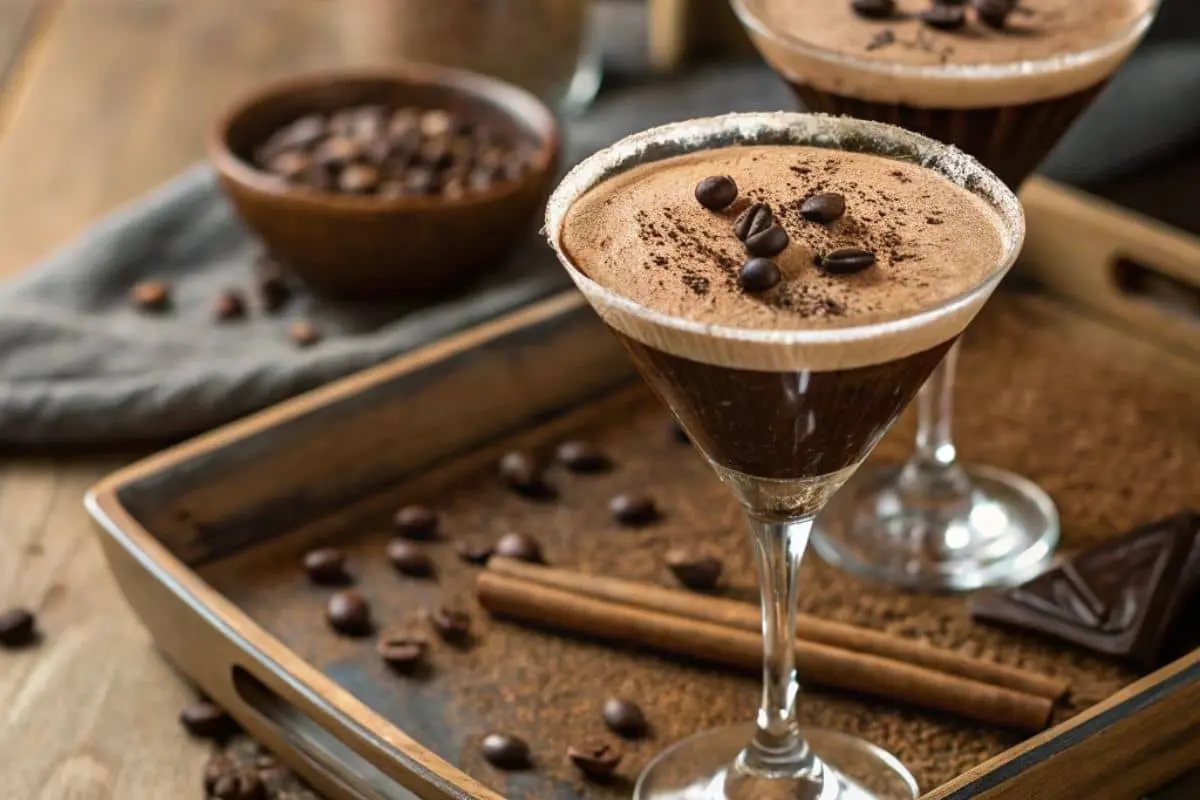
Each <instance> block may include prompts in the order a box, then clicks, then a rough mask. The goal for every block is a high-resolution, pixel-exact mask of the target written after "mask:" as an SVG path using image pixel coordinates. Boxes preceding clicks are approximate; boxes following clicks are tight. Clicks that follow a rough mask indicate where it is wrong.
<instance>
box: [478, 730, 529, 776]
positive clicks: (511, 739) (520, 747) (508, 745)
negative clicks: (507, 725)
mask: <svg viewBox="0 0 1200 800" xmlns="http://www.w3.org/2000/svg"><path fill="white" fill-rule="evenodd" d="M480 751H481V752H482V753H483V757H484V758H486V759H487V760H488V763H489V764H491V765H492V766H493V767H497V768H499V769H503V770H518V769H529V767H531V766H532V760H531V757H530V753H529V745H528V744H526V743H525V740H524V739H521V738H518V737H516V736H510V735H509V734H506V733H489V734H488V735H487V736H485V737H483V744H482V745H481V746H480Z"/></svg>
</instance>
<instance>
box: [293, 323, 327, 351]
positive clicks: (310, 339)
mask: <svg viewBox="0 0 1200 800" xmlns="http://www.w3.org/2000/svg"><path fill="white" fill-rule="evenodd" d="M288 336H289V337H291V340H292V342H293V343H294V344H295V345H296V346H297V347H312V346H313V345H314V344H316V343H317V342H319V341H321V331H319V330H318V329H317V326H316V325H313V324H312V323H311V322H309V321H308V320H297V321H296V322H293V323H292V324H291V326H289V327H288Z"/></svg>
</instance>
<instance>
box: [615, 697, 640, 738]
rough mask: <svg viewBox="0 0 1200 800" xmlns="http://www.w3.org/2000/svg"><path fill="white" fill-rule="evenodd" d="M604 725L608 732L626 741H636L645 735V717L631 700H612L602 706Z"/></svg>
mask: <svg viewBox="0 0 1200 800" xmlns="http://www.w3.org/2000/svg"><path fill="white" fill-rule="evenodd" d="M604 724H605V725H607V726H608V728H609V730H611V731H612V732H613V733H615V734H617V735H618V736H623V737H625V738H626V739H638V738H640V737H642V736H645V735H646V728H647V725H646V715H645V714H643V713H642V708H641V706H639V705H638V704H637V703H635V702H633V701H632V700H622V699H620V698H616V697H614V698H612V699H611V700H609V701H608V702H606V703H605V704H604Z"/></svg>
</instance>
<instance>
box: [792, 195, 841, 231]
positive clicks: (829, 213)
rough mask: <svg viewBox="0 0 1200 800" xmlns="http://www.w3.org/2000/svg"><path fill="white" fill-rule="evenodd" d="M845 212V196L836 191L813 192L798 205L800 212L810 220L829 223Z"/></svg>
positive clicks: (839, 217)
mask: <svg viewBox="0 0 1200 800" xmlns="http://www.w3.org/2000/svg"><path fill="white" fill-rule="evenodd" d="M845 213H846V197H845V195H841V194H838V193H836V192H822V193H821V194H814V195H813V196H812V197H809V198H808V199H806V200H805V201H804V203H803V204H802V205H801V206H800V214H801V216H803V217H804V218H805V219H806V220H809V221H810V222H820V223H822V224H829V223H830V222H834V221H836V220H839V219H841V218H842V216H843V215H844V214H845Z"/></svg>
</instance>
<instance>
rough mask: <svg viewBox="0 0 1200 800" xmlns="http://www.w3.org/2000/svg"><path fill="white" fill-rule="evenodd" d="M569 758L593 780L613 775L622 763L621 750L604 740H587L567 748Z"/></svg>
mask: <svg viewBox="0 0 1200 800" xmlns="http://www.w3.org/2000/svg"><path fill="white" fill-rule="evenodd" d="M567 758H569V759H571V763H572V764H574V765H575V767H576V769H578V770H579V771H580V772H582V773H583V774H584V775H585V776H586V777H588V778H591V779H592V780H603V779H605V778H609V777H612V774H613V773H614V772H615V771H616V769H617V767H618V766H619V765H620V763H621V751H620V750H618V749H617V748H616V747H613V746H612V745H610V744H605V743H604V742H585V743H583V744H579V745H571V746H569V747H568V748H567Z"/></svg>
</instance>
